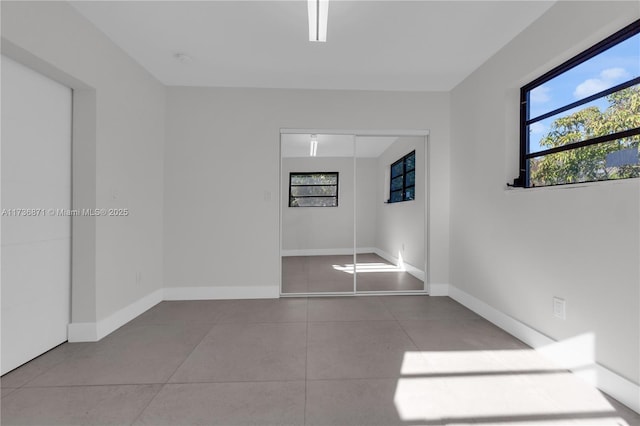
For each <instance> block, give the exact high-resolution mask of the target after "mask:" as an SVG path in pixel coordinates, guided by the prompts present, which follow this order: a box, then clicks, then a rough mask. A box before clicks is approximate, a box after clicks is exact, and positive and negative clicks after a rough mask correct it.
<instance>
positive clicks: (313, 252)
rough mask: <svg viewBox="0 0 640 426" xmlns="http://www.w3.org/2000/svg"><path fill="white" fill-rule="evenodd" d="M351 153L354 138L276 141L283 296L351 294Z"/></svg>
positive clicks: (312, 135)
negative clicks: (279, 143) (277, 143)
mask: <svg viewBox="0 0 640 426" xmlns="http://www.w3.org/2000/svg"><path fill="white" fill-rule="evenodd" d="M353 152H354V136H353V135H336V134H315V133H306V134H282V135H281V168H280V169H281V179H280V181H281V190H280V191H281V194H282V196H281V197H280V198H281V203H282V205H281V230H282V234H281V262H282V287H281V292H282V294H309V293H327V294H333V293H338V294H353V292H354V289H355V283H354V280H355V277H354V271H353V268H354V245H353V240H354V232H355V225H354V220H353V217H354V189H355V185H354V175H355V170H354V156H353Z"/></svg>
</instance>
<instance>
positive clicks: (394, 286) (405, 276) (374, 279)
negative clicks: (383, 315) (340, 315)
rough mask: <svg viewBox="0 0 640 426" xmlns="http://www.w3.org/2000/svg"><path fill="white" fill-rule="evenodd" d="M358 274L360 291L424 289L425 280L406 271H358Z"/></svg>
mask: <svg viewBox="0 0 640 426" xmlns="http://www.w3.org/2000/svg"><path fill="white" fill-rule="evenodd" d="M362 269H363V270H364V268H362ZM357 276H358V278H357V283H358V284H357V289H358V291H422V290H424V282H422V281H420V280H419V279H417V278H416V277H414V276H413V275H411V274H410V273H408V272H405V271H394V272H382V271H381V272H357Z"/></svg>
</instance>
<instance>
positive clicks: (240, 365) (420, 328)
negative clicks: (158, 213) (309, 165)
mask: <svg viewBox="0 0 640 426" xmlns="http://www.w3.org/2000/svg"><path fill="white" fill-rule="evenodd" d="M1 387H2V408H1V415H2V418H1V420H2V424H3V425H87V424H99V425H130V424H135V425H225V426H226V425H304V424H306V425H469V424H481V425H485V426H486V425H502V426H504V425H538V426H550V425H554V426H555V425H580V424H583V425H593V426H595V425H627V424H628V425H634V426H635V425H640V416H639V415H637V414H635V413H634V412H632V411H631V410H629V409H627V408H625V407H624V406H622V405H620V404H618V403H617V402H616V401H614V400H612V399H610V398H608V397H606V396H604V395H603V394H601V393H600V392H598V391H596V390H594V389H592V388H590V387H589V386H587V385H585V384H583V383H582V382H581V381H580V380H579V379H577V378H576V377H574V376H573V375H572V374H570V373H568V372H566V371H564V370H561V369H558V368H556V367H555V366H553V365H552V364H551V363H549V362H548V361H546V360H545V359H544V358H542V357H541V356H540V355H539V354H538V353H537V352H535V351H533V350H531V349H530V348H528V347H527V346H526V345H524V344H523V343H521V342H520V341H518V340H517V339H515V338H513V337H511V336H510V335H508V334H506V333H504V332H503V331H501V330H499V329H498V328H496V327H494V326H493V325H491V324H490V323H488V322H486V321H485V320H483V319H481V318H480V317H478V316H477V315H475V314H474V313H473V312H471V311H469V310H467V309H466V308H464V307H462V306H461V305H459V304H457V303H456V302H454V301H453V300H451V299H449V298H446V297H439V298H431V297H428V296H385V297H345V298H309V299H304V298H299V299H278V300H243V301H190V302H163V303H161V304H159V305H157V306H155V307H154V308H152V309H151V310H149V311H147V312H146V313H144V314H143V315H141V316H139V317H138V318H136V319H135V320H133V321H132V322H130V323H129V324H127V325H125V326H124V327H122V328H120V329H119V330H117V331H115V332H114V333H113V334H111V335H109V336H107V337H106V338H104V339H103V340H102V341H100V342H97V343H75V344H69V343H67V344H63V345H61V346H59V347H57V348H55V349H53V350H51V351H50V352H47V353H46V354H44V355H42V356H40V357H38V358H36V359H35V360H33V361H31V362H29V363H28V364H26V365H24V366H22V367H20V368H19V369H17V370H14V371H13V372H11V373H9V374H7V375H5V376H4V377H2V380H1Z"/></svg>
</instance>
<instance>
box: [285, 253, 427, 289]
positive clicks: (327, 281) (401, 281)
mask: <svg viewBox="0 0 640 426" xmlns="http://www.w3.org/2000/svg"><path fill="white" fill-rule="evenodd" d="M356 259H357V260H356V270H357V271H359V272H358V279H357V283H358V284H357V286H358V291H422V290H424V283H423V282H422V281H420V280H419V279H417V278H416V277H414V276H413V275H411V274H409V273H408V272H405V271H400V270H395V269H396V266H395V265H393V264H391V263H389V262H388V261H386V260H384V259H383V258H381V257H380V256H378V255H377V254H374V253H362V254H358V255H356ZM282 292H283V293H318V292H350V293H352V292H353V256H285V257H283V258H282Z"/></svg>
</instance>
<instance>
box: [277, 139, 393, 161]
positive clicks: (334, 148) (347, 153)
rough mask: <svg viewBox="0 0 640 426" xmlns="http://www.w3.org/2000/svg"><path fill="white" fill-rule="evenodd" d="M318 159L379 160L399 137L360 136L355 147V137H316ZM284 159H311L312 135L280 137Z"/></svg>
mask: <svg viewBox="0 0 640 426" xmlns="http://www.w3.org/2000/svg"><path fill="white" fill-rule="evenodd" d="M316 138H317V140H318V149H317V152H316V157H354V151H355V154H356V155H355V157H357V158H378V157H379V156H380V155H382V153H383V152H384V151H385V150H386V149H387V148H389V147H390V146H391V144H393V143H394V142H395V141H396V140H398V137H397V136H358V137H357V138H356V142H355V147H354V137H353V135H322V134H318V135H316ZM280 139H281V141H282V152H281V155H282V157H283V158H292V157H293V158H296V157H310V155H309V154H310V147H309V145H310V143H311V134H308V133H305V134H303V133H295V134H294V133H286V134H282V135H281V136H280Z"/></svg>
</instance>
